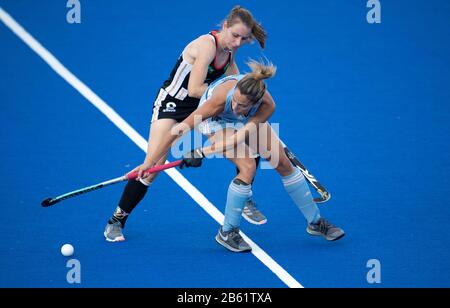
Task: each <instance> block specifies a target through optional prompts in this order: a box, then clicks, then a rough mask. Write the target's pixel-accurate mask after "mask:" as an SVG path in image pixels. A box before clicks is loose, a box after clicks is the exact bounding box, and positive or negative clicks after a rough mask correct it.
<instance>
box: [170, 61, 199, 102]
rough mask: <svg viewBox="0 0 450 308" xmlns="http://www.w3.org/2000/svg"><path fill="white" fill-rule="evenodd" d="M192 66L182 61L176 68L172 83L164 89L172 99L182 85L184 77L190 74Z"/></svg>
mask: <svg viewBox="0 0 450 308" xmlns="http://www.w3.org/2000/svg"><path fill="white" fill-rule="evenodd" d="M191 69H192V64H189V63H187V62H186V61H185V60H184V59H183V62H181V63H180V65H179V66H178V69H177V72H176V73H175V76H173V79H172V83H171V84H170V85H169V86H168V87H167V88H166V89H165V90H166V91H167V93H169V95H170V96H172V97H174V96H175V94H177V92H178V90H179V89H180V87H181V85H182V84H183V81H184V79H185V78H186V76H187V75H188V74H189V73H190V72H191Z"/></svg>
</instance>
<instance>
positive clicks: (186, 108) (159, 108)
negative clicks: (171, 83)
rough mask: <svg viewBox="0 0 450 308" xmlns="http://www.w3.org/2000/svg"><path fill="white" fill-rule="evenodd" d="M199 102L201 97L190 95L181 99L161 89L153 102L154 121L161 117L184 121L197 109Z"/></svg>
mask: <svg viewBox="0 0 450 308" xmlns="http://www.w3.org/2000/svg"><path fill="white" fill-rule="evenodd" d="M199 102H200V100H199V99H196V98H193V97H189V96H186V97H185V98H184V99H183V100H180V99H177V98H175V97H172V96H170V95H169V94H168V93H167V92H166V90H164V89H160V90H159V93H158V96H157V97H156V100H155V103H154V104H153V116H152V123H153V122H154V121H156V120H160V119H173V120H175V121H177V122H182V121H184V119H186V118H187V117H188V116H189V115H190V114H191V113H193V112H194V111H195V110H196V109H197V107H198V104H199Z"/></svg>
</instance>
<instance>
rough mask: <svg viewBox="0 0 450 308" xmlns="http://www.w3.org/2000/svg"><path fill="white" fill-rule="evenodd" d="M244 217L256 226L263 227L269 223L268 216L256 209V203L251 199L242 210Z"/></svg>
mask: <svg viewBox="0 0 450 308" xmlns="http://www.w3.org/2000/svg"><path fill="white" fill-rule="evenodd" d="M242 216H243V217H244V218H245V220H247V221H248V222H249V223H251V224H254V225H262V224H265V223H266V222H267V219H266V216H264V215H263V214H262V213H261V212H260V211H259V210H258V209H257V208H256V203H255V202H254V201H253V200H251V199H250V200H248V201H247V202H246V203H245V206H244V209H243V210H242Z"/></svg>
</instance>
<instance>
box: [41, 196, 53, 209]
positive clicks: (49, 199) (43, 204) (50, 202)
mask: <svg viewBox="0 0 450 308" xmlns="http://www.w3.org/2000/svg"><path fill="white" fill-rule="evenodd" d="M55 203H56V202H52V198H47V199H45V200H44V201H42V202H41V205H42V206H43V207H48V206H50V205H53V204H55Z"/></svg>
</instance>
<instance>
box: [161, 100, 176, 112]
mask: <svg viewBox="0 0 450 308" xmlns="http://www.w3.org/2000/svg"><path fill="white" fill-rule="evenodd" d="M175 108H177V104H175V103H173V102H170V103H167V104H166V109H164V110H163V112H176V110H175Z"/></svg>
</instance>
